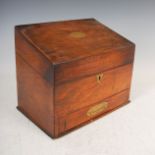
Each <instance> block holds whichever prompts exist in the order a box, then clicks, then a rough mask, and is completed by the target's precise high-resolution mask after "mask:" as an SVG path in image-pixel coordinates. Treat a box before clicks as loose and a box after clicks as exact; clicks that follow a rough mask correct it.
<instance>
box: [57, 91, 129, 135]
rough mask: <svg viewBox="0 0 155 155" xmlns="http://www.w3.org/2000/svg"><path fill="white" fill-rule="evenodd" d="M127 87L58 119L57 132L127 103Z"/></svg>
mask: <svg viewBox="0 0 155 155" xmlns="http://www.w3.org/2000/svg"><path fill="white" fill-rule="evenodd" d="M128 98H129V89H127V90H125V91H123V92H121V93H119V94H117V95H114V96H112V97H110V98H107V99H104V100H103V101H101V102H99V103H97V104H95V105H94V104H93V105H90V106H88V107H85V108H83V109H81V110H79V111H76V112H73V113H71V114H69V115H67V116H66V117H64V118H60V119H59V132H60V133H63V132H65V131H67V130H70V129H72V128H76V127H78V126H80V125H82V124H85V123H87V122H89V121H92V120H93V119H96V118H98V117H99V116H102V115H104V114H106V113H108V112H110V111H112V110H114V109H116V108H118V107H119V106H121V105H123V104H126V103H128V102H129V101H128Z"/></svg>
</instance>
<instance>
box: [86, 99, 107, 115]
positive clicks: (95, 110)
mask: <svg viewBox="0 0 155 155" xmlns="http://www.w3.org/2000/svg"><path fill="white" fill-rule="evenodd" d="M107 107H108V102H102V103H99V104H97V105H95V106H93V107H92V108H90V109H89V110H88V111H87V116H89V117H91V116H94V115H97V114H99V113H101V112H102V111H104V110H106V109H107Z"/></svg>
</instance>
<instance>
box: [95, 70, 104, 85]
mask: <svg viewBox="0 0 155 155" xmlns="http://www.w3.org/2000/svg"><path fill="white" fill-rule="evenodd" d="M102 79H103V73H100V74H97V75H96V80H97V83H99V84H101V80H102Z"/></svg>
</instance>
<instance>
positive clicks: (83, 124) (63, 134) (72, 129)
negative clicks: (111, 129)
mask: <svg viewBox="0 0 155 155" xmlns="http://www.w3.org/2000/svg"><path fill="white" fill-rule="evenodd" d="M129 103H130V100H129V101H128V102H126V103H124V104H122V105H120V106H118V107H116V108H115V109H112V110H110V111H108V112H106V113H104V114H101V115H99V116H97V117H95V118H93V120H89V121H86V122H84V123H81V124H80V125H78V126H77V127H74V128H71V129H69V130H68V131H65V133H62V134H60V135H59V136H57V137H54V136H52V135H51V134H50V133H48V132H47V131H46V130H44V129H43V128H42V127H41V126H40V125H39V124H38V123H36V122H35V121H33V119H32V118H31V117H30V116H29V115H28V114H27V113H26V112H25V111H24V110H23V109H22V108H20V107H19V106H17V109H18V110H19V111H20V112H21V113H23V114H24V115H25V116H26V117H27V118H28V119H29V120H31V121H32V122H33V123H34V124H35V125H36V126H38V127H39V128H40V129H41V130H42V131H43V132H45V133H46V134H47V135H48V136H49V137H51V138H52V139H56V138H60V137H62V136H65V135H67V134H68V133H70V132H72V131H74V130H76V129H79V128H80V127H82V126H85V125H86V124H88V123H91V122H93V121H95V120H96V119H99V118H101V117H103V116H105V115H107V114H109V113H111V112H113V111H115V110H117V109H119V108H121V107H123V106H125V105H127V104H129Z"/></svg>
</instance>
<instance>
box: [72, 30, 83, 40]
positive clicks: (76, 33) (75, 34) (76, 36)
mask: <svg viewBox="0 0 155 155" xmlns="http://www.w3.org/2000/svg"><path fill="white" fill-rule="evenodd" d="M70 37H73V38H84V37H85V33H84V32H80V31H75V32H71V33H70Z"/></svg>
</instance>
